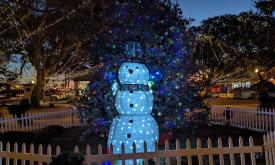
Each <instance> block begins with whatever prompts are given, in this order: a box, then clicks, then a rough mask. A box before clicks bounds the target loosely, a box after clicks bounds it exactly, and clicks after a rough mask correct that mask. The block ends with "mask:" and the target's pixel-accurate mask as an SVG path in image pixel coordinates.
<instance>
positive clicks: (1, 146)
mask: <svg viewBox="0 0 275 165" xmlns="http://www.w3.org/2000/svg"><path fill="white" fill-rule="evenodd" d="M2 151H3V142H2V141H0V152H2ZM2 161H3V159H2V157H0V163H1V164H2V163H3V162H2Z"/></svg>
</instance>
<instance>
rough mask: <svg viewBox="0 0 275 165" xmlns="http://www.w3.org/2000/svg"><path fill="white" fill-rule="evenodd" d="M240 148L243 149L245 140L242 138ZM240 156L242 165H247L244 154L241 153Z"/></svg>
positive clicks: (240, 138)
mask: <svg viewBox="0 0 275 165" xmlns="http://www.w3.org/2000/svg"><path fill="white" fill-rule="evenodd" d="M239 147H240V148H243V138H242V137H241V136H240V137H239ZM240 156H241V165H245V157H244V153H240Z"/></svg>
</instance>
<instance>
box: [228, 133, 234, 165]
mask: <svg viewBox="0 0 275 165" xmlns="http://www.w3.org/2000/svg"><path fill="white" fill-rule="evenodd" d="M228 144H229V148H233V141H232V138H231V137H229V138H228ZM229 155H230V164H231V165H235V158H234V154H233V153H230V154H229Z"/></svg>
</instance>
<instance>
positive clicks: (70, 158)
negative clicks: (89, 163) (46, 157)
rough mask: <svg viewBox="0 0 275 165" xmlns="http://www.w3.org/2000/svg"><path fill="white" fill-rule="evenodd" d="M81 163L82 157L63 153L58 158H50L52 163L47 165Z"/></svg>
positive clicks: (73, 164)
mask: <svg viewBox="0 0 275 165" xmlns="http://www.w3.org/2000/svg"><path fill="white" fill-rule="evenodd" d="M83 161H84V158H83V157H82V156H79V155H70V154H68V153H64V154H61V155H59V156H58V157H52V162H51V163H50V164H49V165H63V164H64V165H82V164H83Z"/></svg>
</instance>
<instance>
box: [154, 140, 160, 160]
mask: <svg viewBox="0 0 275 165" xmlns="http://www.w3.org/2000/svg"><path fill="white" fill-rule="evenodd" d="M158 150H159V149H158V142H157V141H155V152H156V153H157V152H158ZM156 165H160V160H159V157H156Z"/></svg>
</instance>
